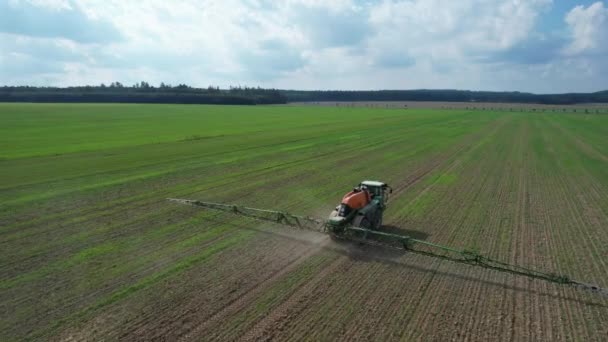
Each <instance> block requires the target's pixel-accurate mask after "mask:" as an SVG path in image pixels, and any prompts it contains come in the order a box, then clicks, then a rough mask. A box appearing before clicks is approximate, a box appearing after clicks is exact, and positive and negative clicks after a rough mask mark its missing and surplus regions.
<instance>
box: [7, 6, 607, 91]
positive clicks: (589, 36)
mask: <svg viewBox="0 0 608 342" xmlns="http://www.w3.org/2000/svg"><path fill="white" fill-rule="evenodd" d="M9 1H10V6H13V7H15V6H16V7H19V6H21V7H22V8H25V7H27V6H30V7H32V6H34V7H36V8H38V9H37V10H36V11H34V12H32V13H34V14H36V15H43V14H44V15H45V18H46V19H47V20H46V22H47V23H55V24H54V25H57V27H51V28H53V30H51V31H53V32H54V33H53V34H52V35H49V34H48V33H47V32H34V33H36V34H37V36H33V34H32V32H33V31H34V30H33V28H32V27H33V26H31V27H29V26H27V25H25V26H23V25H22V26H21V30H17V29H15V28H10V29H9V28H7V29H5V30H2V29H1V27H0V48H1V49H0V68H11V63H17V61H19V63H20V64H19V73H22V76H21V77H19V73H15V72H13V73H12V74H11V75H12V78H11V79H10V80H11V82H16V83H22V84H23V83H28V82H30V81H31V80H32V79H35V78H36V77H35V76H32V75H36V73H37V72H40V70H44V72H45V73H44V78H41V79H43V80H44V82H47V83H48V84H51V85H72V84H84V83H88V84H94V83H101V82H106V83H107V82H110V81H120V82H122V83H125V84H131V83H134V82H138V81H142V80H145V81H148V82H152V83H153V84H154V83H160V82H161V81H163V82H169V83H172V84H176V83H188V84H192V85H195V86H207V85H209V84H214V85H220V86H223V87H225V86H228V85H234V84H248V85H261V86H272V87H282V88H307V89H315V88H320V89H328V88H334V89H335V88H350V89H367V88H373V89H386V88H423V87H424V88H474V89H492V90H500V89H504V90H524V91H530V90H532V91H547V90H553V86H554V84H556V82H555V81H556V80H559V79H560V77H566V76H564V75H565V73H564V72H561V71H560V70H559V68H558V66H563V67H568V68H570V70H574V69H575V68H576V69H577V70H578V71H579V72H578V73H575V74H578V75H579V76H580V77H595V76H585V75H589V74H588V73H587V74H585V73H581V72H580V70H581V68H583V67H582V66H585V68H586V69H585V70H592V71H593V70H596V71H597V70H600V69H598V68H599V67H601V66H602V65H606V62H604V63H603V64H602V65H599V64H598V63H600V62H598V60H585V61H583V60H582V59H580V58H579V57H577V56H578V55H580V54H581V53H582V52H583V51H585V52H589V51H592V50H593V49H596V50H597V48H598V46H601V45H602V43H601V42H602V39H605V35H604V36H602V34H603V33H605V32H606V30H605V29H603V31H602V29H601V27H605V21H606V12H605V11H606V9H605V8H604V6H603V4H602V3H601V2H599V3H596V4H594V5H592V6H589V7H587V8H585V7H580V6H579V7H576V8H574V9H573V10H572V11H571V12H570V13H569V14H568V17H567V19H566V21H567V25H569V27H571V28H572V32H573V37H572V43H571V44H570V45H569V46H568V48H567V49H565V50H564V51H568V57H567V58H569V59H573V58H574V59H576V58H579V59H578V60H572V61H570V62H568V63H569V64H566V63H565V62H564V61H561V60H559V58H564V57H563V56H562V55H561V54H560V53H559V51H560V49H563V44H564V43H563V39H565V37H563V38H561V39H562V40H560V39H554V40H552V39H549V38H550V36H549V35H547V33H546V32H538V31H537V30H538V25H537V24H538V22H539V21H540V20H542V17H543V15H545V14H546V13H547V10H548V9H550V8H551V6H552V1H551V0H527V1H523V0H495V1H488V0H458V1H453V0H379V1H356V0H336V1H321V0H285V1H270V0H242V1H238V0H180V1H179V2H175V1H165V0H141V1H127V0H27V1H26V0H22V1H17V0H9ZM598 8H599V9H598ZM30 14H31V13H30ZM59 14H61V15H63V16H64V17H65V16H66V15H68V14H69V16H70V18H72V20H73V22H75V23H82V24H81V26H82V27H80V28H79V30H73V29H69V30H68V29H65V28H63V27H62V23H61V22H58V21H57V20H53V18H56V17H55V16H56V15H59ZM76 15H80V16H81V17H82V18H81V19H78V20H76V19H75V18H74V17H75V16H76ZM563 15H565V13H564V14H560V16H563ZM0 19H1V18H0ZM100 23H104V25H105V26H104V27H112V28H113V29H115V30H116V31H117V32H118V33H119V35H120V37H121V38H120V39H109V38H111V37H108V36H105V35H102V36H99V35H95V34H94V33H95V32H99V31H98V30H90V29H89V30H87V25H93V26H91V27H96V26H95V25H100ZM601 23H604V26H598V25H600V24H601ZM106 24H107V25H106ZM15 25H16V24H15ZM49 25H50V24H49ZM49 27H50V26H49ZM598 27H599V28H598ZM2 32H4V34H2ZM80 32H89V33H87V35H83V34H82V33H80ZM602 32H603V33H602ZM33 37H37V38H33ZM532 37H543V38H542V39H544V41H543V44H542V49H543V51H542V53H541V52H539V51H540V50H541V47H539V48H537V46H539V45H538V42H539V40H536V41H534V40H533V39H532ZM547 37H549V38H547ZM535 39H536V38H535ZM13 40H21V41H22V43H21V44H13ZM604 45H605V44H604ZM45 51H46V53H45ZM62 51H63V52H62ZM60 52H61V53H60ZM10 53H18V54H20V55H19V56H20V57H19V58H17V57H15V56H16V55H9V54H10ZM11 56H12V57H11ZM581 58H582V57H581ZM25 61H27V63H26V62H25ZM42 62H44V63H42ZM560 63H561V64H560ZM600 64H601V63H600ZM28 65H31V66H32V70H31V71H30V73H31V74H32V75H28V68H27V67H28ZM598 65H599V66H598ZM37 70H38V71H37ZM534 73H536V74H534ZM539 73H540V74H541V76H542V77H535V75H538V74H539ZM592 74H593V72H591V75H592ZM568 77H570V76H568ZM572 77H574V76H572ZM5 82H7V81H6V80H5ZM543 82H544V83H543ZM607 82H608V81H604V83H607ZM590 83H593V82H590ZM572 84H573V83H572V82H570V83H569V85H568V84H567V85H565V86H564V87H566V86H570V87H572ZM594 84H598V83H597V82H596V83H594ZM599 84H601V82H599ZM606 86H607V87H608V84H606ZM573 90H574V89H573Z"/></svg>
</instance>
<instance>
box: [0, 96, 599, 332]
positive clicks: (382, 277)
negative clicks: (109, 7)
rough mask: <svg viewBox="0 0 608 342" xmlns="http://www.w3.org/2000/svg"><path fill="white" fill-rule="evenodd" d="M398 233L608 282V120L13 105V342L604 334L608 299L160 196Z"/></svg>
mask: <svg viewBox="0 0 608 342" xmlns="http://www.w3.org/2000/svg"><path fill="white" fill-rule="evenodd" d="M364 179H377V180H382V181H385V182H387V183H389V184H390V185H392V186H393V188H394V189H395V192H394V193H393V196H392V198H391V202H390V203H389V207H388V209H387V211H386V215H385V219H384V224H385V228H386V229H390V230H392V231H394V232H400V233H402V234H409V235H411V236H414V237H417V238H420V239H424V240H427V241H430V242H436V243H441V244H445V245H449V246H454V247H456V248H461V249H472V250H476V251H479V252H480V253H482V254H485V255H488V256H490V257H493V258H497V259H499V260H504V261H505V262H511V263H516V264H519V265H522V266H526V267H534V268H538V269H541V270H546V271H550V272H556V273H560V274H566V275H568V276H571V277H572V278H574V279H577V280H581V281H586V282H589V283H594V284H599V285H603V286H608V116H605V115H585V114H563V113H543V114H541V113H514V112H489V111H486V112H484V111H480V110H475V111H467V110H438V109H408V110H404V109H380V108H346V107H344V108H341V107H306V106H301V107H298V106H289V107H287V106H198V105H133V104H130V105H125V104H116V105H115V104H70V105H68V104H0V303H1V307H2V310H1V313H0V315H1V317H0V318H1V319H0V340H2V341H12V340H69V339H73V340H115V339H124V340H149V339H162V340H178V339H195V340H200V339H203V340H213V339H219V340H235V339H239V340H260V339H262V338H274V339H277V340H288V339H305V340H349V341H350V340H354V339H359V340H360V339H363V340H377V341H383V340H393V339H403V340H414V339H419V340H429V339H432V340H450V339H469V340H496V339H500V340H505V341H511V340H546V341H552V340H581V341H590V340H598V341H599V340H603V339H604V338H605V337H606V336H608V324H606V323H607V322H608V299H607V298H604V297H601V296H598V295H596V294H592V293H587V292H583V291H581V290H579V289H576V288H572V287H565V286H559V285H555V284H551V283H547V282H542V281H539V280H531V279H528V278H523V277H518V276H515V275H509V274H505V273H498V272H496V271H492V270H486V269H480V268H474V267H470V266H466V265H460V264H455V263H451V262H449V261H446V260H441V259H434V258H429V257H425V256H421V255H413V254H411V253H401V254H396V253H392V252H391V253H388V252H383V251H380V250H376V249H371V248H369V247H365V246H358V245H355V244H341V243H337V242H334V241H331V240H329V239H328V238H327V237H326V236H325V235H322V234H317V233H314V232H303V231H296V230H290V228H286V227H282V226H279V225H274V224H264V223H261V222H259V221H253V220H250V219H247V218H239V217H234V216H231V215H230V214H222V213H216V212H208V211H204V210H201V209H196V208H192V207H186V206H179V205H177V204H174V203H171V202H168V201H166V198H167V197H179V198H191V199H200V200H207V201H213V202H226V203H237V204H241V205H246V206H252V207H259V208H270V209H277V210H284V211H289V212H291V213H295V214H302V215H310V216H317V217H322V218H324V217H326V216H327V215H328V214H329V212H330V211H331V210H332V209H333V208H334V207H335V206H336V205H337V204H338V203H339V201H340V199H341V197H342V195H343V194H344V193H346V192H347V191H349V190H350V189H351V188H352V187H353V186H355V185H357V184H358V183H359V182H360V181H361V180H364Z"/></svg>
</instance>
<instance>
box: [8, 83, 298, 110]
mask: <svg viewBox="0 0 608 342" xmlns="http://www.w3.org/2000/svg"><path fill="white" fill-rule="evenodd" d="M0 102H115V103H186V104H233V105H255V104H273V103H286V102H287V98H286V96H285V95H284V94H282V93H281V92H280V91H278V90H276V89H263V88H259V87H258V88H250V87H240V86H239V87H230V88H229V89H220V88H219V87H215V86H209V87H207V88H194V87H190V86H188V85H186V84H178V85H176V86H172V85H168V84H165V83H161V84H160V86H158V87H155V86H152V85H150V84H149V83H147V82H140V83H136V84H134V85H133V86H125V85H123V84H122V83H120V82H112V83H111V84H110V85H105V84H101V85H99V86H82V87H66V88H58V87H32V86H20V87H12V86H4V87H0Z"/></svg>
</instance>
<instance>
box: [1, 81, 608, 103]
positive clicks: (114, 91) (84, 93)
mask: <svg viewBox="0 0 608 342" xmlns="http://www.w3.org/2000/svg"><path fill="white" fill-rule="evenodd" d="M319 101H349V102H351V101H440V102H502V103H530V104H555V105H568V104H578V103H608V91H600V92H595V93H568V94H531V93H521V92H490V91H468V90H426V89H421V90H369V91H367V90H358V91H343V90H327V91H322V90H314V91H305V90H279V89H264V88H259V87H256V88H253V87H251V88H250V87H240V86H239V87H230V88H229V89H220V88H219V87H214V86H209V87H207V88H194V87H190V86H188V85H185V84H180V85H177V86H171V85H167V84H164V83H161V84H160V86H158V87H155V86H152V85H150V84H148V83H147V82H141V83H137V84H135V85H133V86H124V85H122V84H121V83H120V82H113V83H111V84H110V85H103V84H102V85H99V86H82V87H67V88H55V87H30V86H20V87H12V86H4V87H0V102H118V103H192V104H195V103H196V104H237V105H255V104H281V103H287V102H319Z"/></svg>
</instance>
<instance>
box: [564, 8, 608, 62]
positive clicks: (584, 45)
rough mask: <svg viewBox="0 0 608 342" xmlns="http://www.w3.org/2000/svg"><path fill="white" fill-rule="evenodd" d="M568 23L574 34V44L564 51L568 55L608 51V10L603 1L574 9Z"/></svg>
mask: <svg viewBox="0 0 608 342" xmlns="http://www.w3.org/2000/svg"><path fill="white" fill-rule="evenodd" d="M566 23H568V26H569V27H570V30H571V32H572V42H571V43H570V44H569V45H568V46H567V47H566V48H565V49H564V52H565V53H566V54H567V55H577V54H581V53H586V52H594V51H595V52H597V51H598V50H604V51H605V50H606V49H608V8H605V7H604V4H603V3H602V2H601V1H598V2H596V3H594V4H592V5H590V6H589V7H587V8H585V7H584V6H576V7H574V8H573V9H572V10H571V11H570V12H569V13H568V15H567V16H566Z"/></svg>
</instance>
